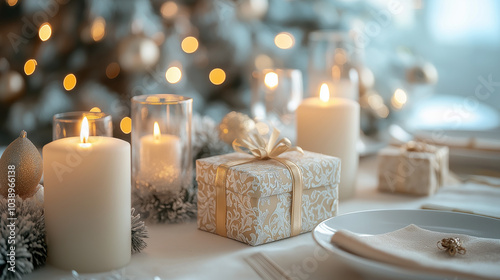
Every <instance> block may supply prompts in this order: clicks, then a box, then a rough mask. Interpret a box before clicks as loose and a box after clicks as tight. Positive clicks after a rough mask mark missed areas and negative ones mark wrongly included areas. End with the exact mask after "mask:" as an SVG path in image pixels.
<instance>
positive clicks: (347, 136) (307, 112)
mask: <svg viewBox="0 0 500 280" xmlns="http://www.w3.org/2000/svg"><path fill="white" fill-rule="evenodd" d="M359 113H360V112H359V104H358V103H357V102H355V101H353V100H350V99H346V98H329V91H328V86H327V85H326V84H323V85H322V86H321V92H320V97H319V98H318V97H312V98H308V99H305V100H304V101H303V102H302V104H300V106H299V107H298V108H297V145H298V146H300V147H301V148H302V149H304V150H307V151H311V152H317V153H322V154H326V155H330V156H335V157H338V158H340V159H341V165H342V166H341V173H340V187H339V196H340V198H341V199H345V198H349V197H352V196H353V195H354V184H355V178H356V171H357V168H358V153H357V150H356V143H357V141H358V138H359V129H360V125H359Z"/></svg>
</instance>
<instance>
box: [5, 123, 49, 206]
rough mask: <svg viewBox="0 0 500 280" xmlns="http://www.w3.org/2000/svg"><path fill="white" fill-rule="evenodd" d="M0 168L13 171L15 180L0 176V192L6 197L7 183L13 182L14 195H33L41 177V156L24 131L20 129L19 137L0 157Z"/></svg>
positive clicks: (23, 196) (24, 196) (25, 196)
mask: <svg viewBox="0 0 500 280" xmlns="http://www.w3.org/2000/svg"><path fill="white" fill-rule="evenodd" d="M0 170H2V171H3V172H7V170H9V171H10V170H12V171H14V172H13V174H14V176H15V177H14V178H15V181H14V182H11V181H9V178H12V177H9V176H0V194H1V195H2V196H4V197H7V195H8V193H9V191H10V190H9V188H10V186H9V183H11V184H12V183H14V184H15V187H14V188H13V189H14V191H15V194H16V195H19V196H20V197H22V198H27V197H31V196H33V194H35V193H36V191H37V186H38V182H40V178H42V170H43V168H42V157H41V156H40V153H39V152H38V150H37V148H36V147H35V145H33V143H31V141H30V140H29V139H28V138H27V133H26V131H24V130H23V131H21V135H19V138H17V139H16V140H14V142H12V143H10V145H9V146H8V147H7V149H5V151H4V153H3V155H2V157H1V158H0Z"/></svg>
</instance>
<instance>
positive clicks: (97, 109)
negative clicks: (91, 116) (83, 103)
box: [90, 107, 101, 113]
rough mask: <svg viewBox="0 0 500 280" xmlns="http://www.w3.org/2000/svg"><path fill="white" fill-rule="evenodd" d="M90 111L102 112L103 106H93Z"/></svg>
mask: <svg viewBox="0 0 500 280" xmlns="http://www.w3.org/2000/svg"><path fill="white" fill-rule="evenodd" d="M90 112H92V113H100V112H101V108H99V107H93V108H92V109H90Z"/></svg>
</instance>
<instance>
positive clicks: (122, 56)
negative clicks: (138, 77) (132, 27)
mask: <svg viewBox="0 0 500 280" xmlns="http://www.w3.org/2000/svg"><path fill="white" fill-rule="evenodd" d="M159 58H160V49H159V48H158V45H156V43H155V41H153V40H152V39H149V38H147V37H144V36H139V35H133V36H131V37H129V38H126V39H125V40H123V41H122V42H121V43H120V45H119V47H118V61H119V62H120V66H121V68H122V69H123V70H125V71H130V72H135V71H136V72H139V71H143V70H145V69H147V68H150V67H152V66H154V65H155V64H156V63H157V62H158V59H159Z"/></svg>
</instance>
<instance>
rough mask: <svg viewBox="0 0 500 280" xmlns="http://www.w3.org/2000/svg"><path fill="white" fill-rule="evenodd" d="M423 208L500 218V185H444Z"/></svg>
mask: <svg viewBox="0 0 500 280" xmlns="http://www.w3.org/2000/svg"><path fill="white" fill-rule="evenodd" d="M422 208H424V209H434V210H444V211H455V212H463V213H471V214H476V215H481V216H487V217H491V218H497V219H500V187H494V186H489V185H484V184H477V183H467V184H463V185H460V186H455V187H443V188H441V189H440V190H439V192H438V193H437V194H436V195H434V196H433V197H431V198H430V199H429V200H428V201H427V202H426V203H425V204H424V205H422Z"/></svg>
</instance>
